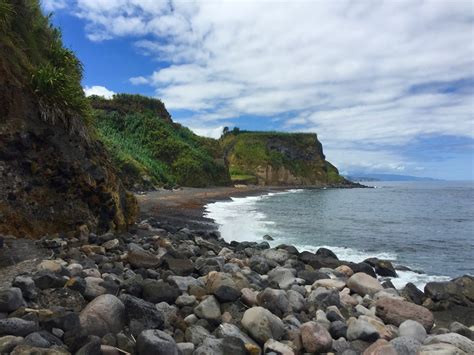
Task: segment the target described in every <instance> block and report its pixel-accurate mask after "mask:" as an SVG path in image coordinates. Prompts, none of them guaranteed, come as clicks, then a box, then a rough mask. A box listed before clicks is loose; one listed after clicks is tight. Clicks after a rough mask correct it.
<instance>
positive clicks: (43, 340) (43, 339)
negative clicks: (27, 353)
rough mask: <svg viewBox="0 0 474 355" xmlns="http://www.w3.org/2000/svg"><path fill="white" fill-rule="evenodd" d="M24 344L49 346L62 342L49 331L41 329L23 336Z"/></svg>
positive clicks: (39, 346) (41, 346) (40, 346)
mask: <svg viewBox="0 0 474 355" xmlns="http://www.w3.org/2000/svg"><path fill="white" fill-rule="evenodd" d="M24 344H26V345H31V346H34V347H38V348H49V347H51V346H53V345H62V342H61V340H59V339H58V338H57V337H55V336H54V335H52V334H51V333H48V332H47V331H44V330H43V331H39V332H34V333H31V334H28V335H27V336H26V337H25V340H24Z"/></svg>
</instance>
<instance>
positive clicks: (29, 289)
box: [0, 275, 38, 302]
mask: <svg viewBox="0 0 474 355" xmlns="http://www.w3.org/2000/svg"><path fill="white" fill-rule="evenodd" d="M12 286H13V287H18V288H19V289H20V290H21V292H22V294H23V296H24V297H25V298H26V299H28V300H33V299H35V298H36V296H37V295H38V292H37V290H36V285H35V282H34V281H33V279H32V278H31V277H30V276H26V275H19V276H17V277H15V279H14V280H13V282H12ZM0 302H1V301H0Z"/></svg>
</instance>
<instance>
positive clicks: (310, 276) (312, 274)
mask: <svg viewBox="0 0 474 355" xmlns="http://www.w3.org/2000/svg"><path fill="white" fill-rule="evenodd" d="M298 277H299V278H300V279H303V280H304V281H305V282H306V284H307V285H312V284H313V283H314V282H315V281H316V280H323V279H329V276H328V275H327V274H325V273H324V272H320V271H311V270H301V271H298Z"/></svg>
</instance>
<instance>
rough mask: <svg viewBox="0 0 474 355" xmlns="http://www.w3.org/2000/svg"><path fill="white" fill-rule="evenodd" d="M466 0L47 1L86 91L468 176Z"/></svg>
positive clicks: (471, 75)
mask: <svg viewBox="0 0 474 355" xmlns="http://www.w3.org/2000/svg"><path fill="white" fill-rule="evenodd" d="M473 4H474V3H473V2H472V1H470V0H425V1H416V0H407V1H399V0H391V1H380V0H360V1H345V0H334V1H329V0H328V1H323V0H314V1H298V0H296V1H295V0H294V1H290V0H288V1H263V0H262V1H250V0H248V1H245V0H240V1H237V0H236V1H174V0H172V1H158V0H156V1H155V0H77V1H72V0H70V1H66V0H43V7H44V9H45V11H47V12H51V11H52V12H54V16H53V21H54V23H55V24H56V25H58V26H59V27H61V29H62V30H63V34H64V42H65V44H66V45H67V46H69V47H70V48H72V49H73V50H75V51H76V52H77V54H78V56H79V58H80V59H81V60H82V61H83V63H84V66H85V78H84V83H83V84H84V87H85V90H86V93H89V94H91V93H95V94H99V95H103V96H109V95H112V94H113V93H115V92H131V93H141V94H144V95H150V96H155V97H158V98H160V99H162V100H163V102H164V103H165V105H166V107H167V108H168V109H169V110H170V112H171V113H172V115H173V117H174V119H175V120H177V121H179V122H181V123H183V124H186V125H188V126H189V127H191V128H192V129H194V131H195V132H197V133H198V134H202V135H209V136H218V135H219V134H220V132H221V131H222V127H224V126H238V127H240V128H242V129H256V130H285V131H302V132H316V133H318V136H319V138H320V140H321V141H322V143H323V146H324V148H325V153H326V156H327V158H328V160H330V161H331V162H333V163H335V164H336V166H338V167H339V169H340V170H341V171H342V172H345V173H357V172H386V173H398V174H406V175H417V176H431V177H437V178H445V179H473V178H474V172H473V170H474V161H473V159H474V158H473V154H474V26H473V21H474V5H473Z"/></svg>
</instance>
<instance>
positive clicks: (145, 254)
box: [127, 243, 161, 269]
mask: <svg viewBox="0 0 474 355" xmlns="http://www.w3.org/2000/svg"><path fill="white" fill-rule="evenodd" d="M127 260H128V262H129V263H130V265H132V266H133V267H135V268H145V269H149V268H155V267H158V266H160V264H161V259H160V258H159V257H157V256H156V255H155V254H153V253H152V252H150V251H148V250H145V249H143V248H142V247H140V246H139V245H138V244H134V243H130V244H129V245H128V255H127Z"/></svg>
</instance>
